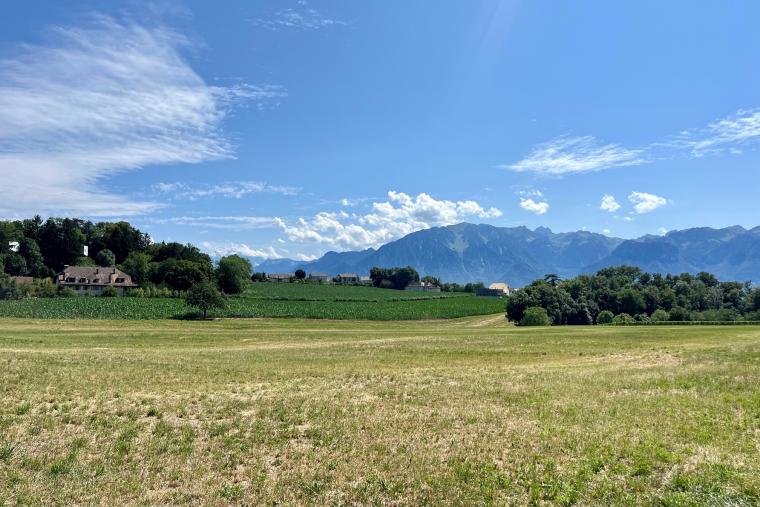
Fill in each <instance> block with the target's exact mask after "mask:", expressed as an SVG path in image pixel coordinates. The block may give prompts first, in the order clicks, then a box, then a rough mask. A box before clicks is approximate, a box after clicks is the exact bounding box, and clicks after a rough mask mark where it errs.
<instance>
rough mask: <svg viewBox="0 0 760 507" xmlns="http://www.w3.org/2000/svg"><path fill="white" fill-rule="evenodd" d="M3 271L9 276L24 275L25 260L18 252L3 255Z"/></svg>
mask: <svg viewBox="0 0 760 507" xmlns="http://www.w3.org/2000/svg"><path fill="white" fill-rule="evenodd" d="M4 264H5V272H6V273H8V274H9V275H11V276H25V275H26V260H25V259H24V258H23V257H21V256H20V255H18V254H15V253H14V254H9V255H6V256H5V261H4Z"/></svg>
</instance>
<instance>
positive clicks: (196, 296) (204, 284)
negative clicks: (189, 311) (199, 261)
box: [185, 280, 226, 320]
mask: <svg viewBox="0 0 760 507" xmlns="http://www.w3.org/2000/svg"><path fill="white" fill-rule="evenodd" d="M185 303H187V305H188V306H190V307H192V308H196V309H198V310H200V311H201V312H203V319H204V320H205V319H206V318H207V317H208V312H209V310H214V309H220V308H224V306H225V304H226V301H225V299H224V296H222V294H221V293H220V292H219V291H218V290H217V288H216V287H215V286H214V284H212V283H211V282H209V281H208V280H204V281H201V282H198V283H196V284H194V285H193V286H192V287H191V288H190V290H189V291H188V292H187V296H186V297H185Z"/></svg>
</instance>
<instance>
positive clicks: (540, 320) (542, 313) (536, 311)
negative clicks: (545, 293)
mask: <svg viewBox="0 0 760 507" xmlns="http://www.w3.org/2000/svg"><path fill="white" fill-rule="evenodd" d="M520 325H521V326H549V325H551V321H550V320H549V314H548V313H546V310H544V309H543V308H541V307H540V306H532V307H530V308H528V309H527V310H525V313H524V314H523V318H522V319H521V320H520Z"/></svg>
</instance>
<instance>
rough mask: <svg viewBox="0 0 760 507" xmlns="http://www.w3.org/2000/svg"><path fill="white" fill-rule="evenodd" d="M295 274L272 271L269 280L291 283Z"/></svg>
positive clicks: (268, 276)
mask: <svg viewBox="0 0 760 507" xmlns="http://www.w3.org/2000/svg"><path fill="white" fill-rule="evenodd" d="M292 278H293V275H292V274H290V273H271V274H269V275H267V280H268V281H270V282H275V283H290V280H291V279H292Z"/></svg>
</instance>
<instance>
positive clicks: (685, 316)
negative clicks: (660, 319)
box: [670, 306, 691, 322]
mask: <svg viewBox="0 0 760 507" xmlns="http://www.w3.org/2000/svg"><path fill="white" fill-rule="evenodd" d="M670 320H672V321H675V322H685V321H687V320H691V316H690V315H689V310H687V309H686V308H683V307H681V306H674V307H673V308H671V310H670Z"/></svg>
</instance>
